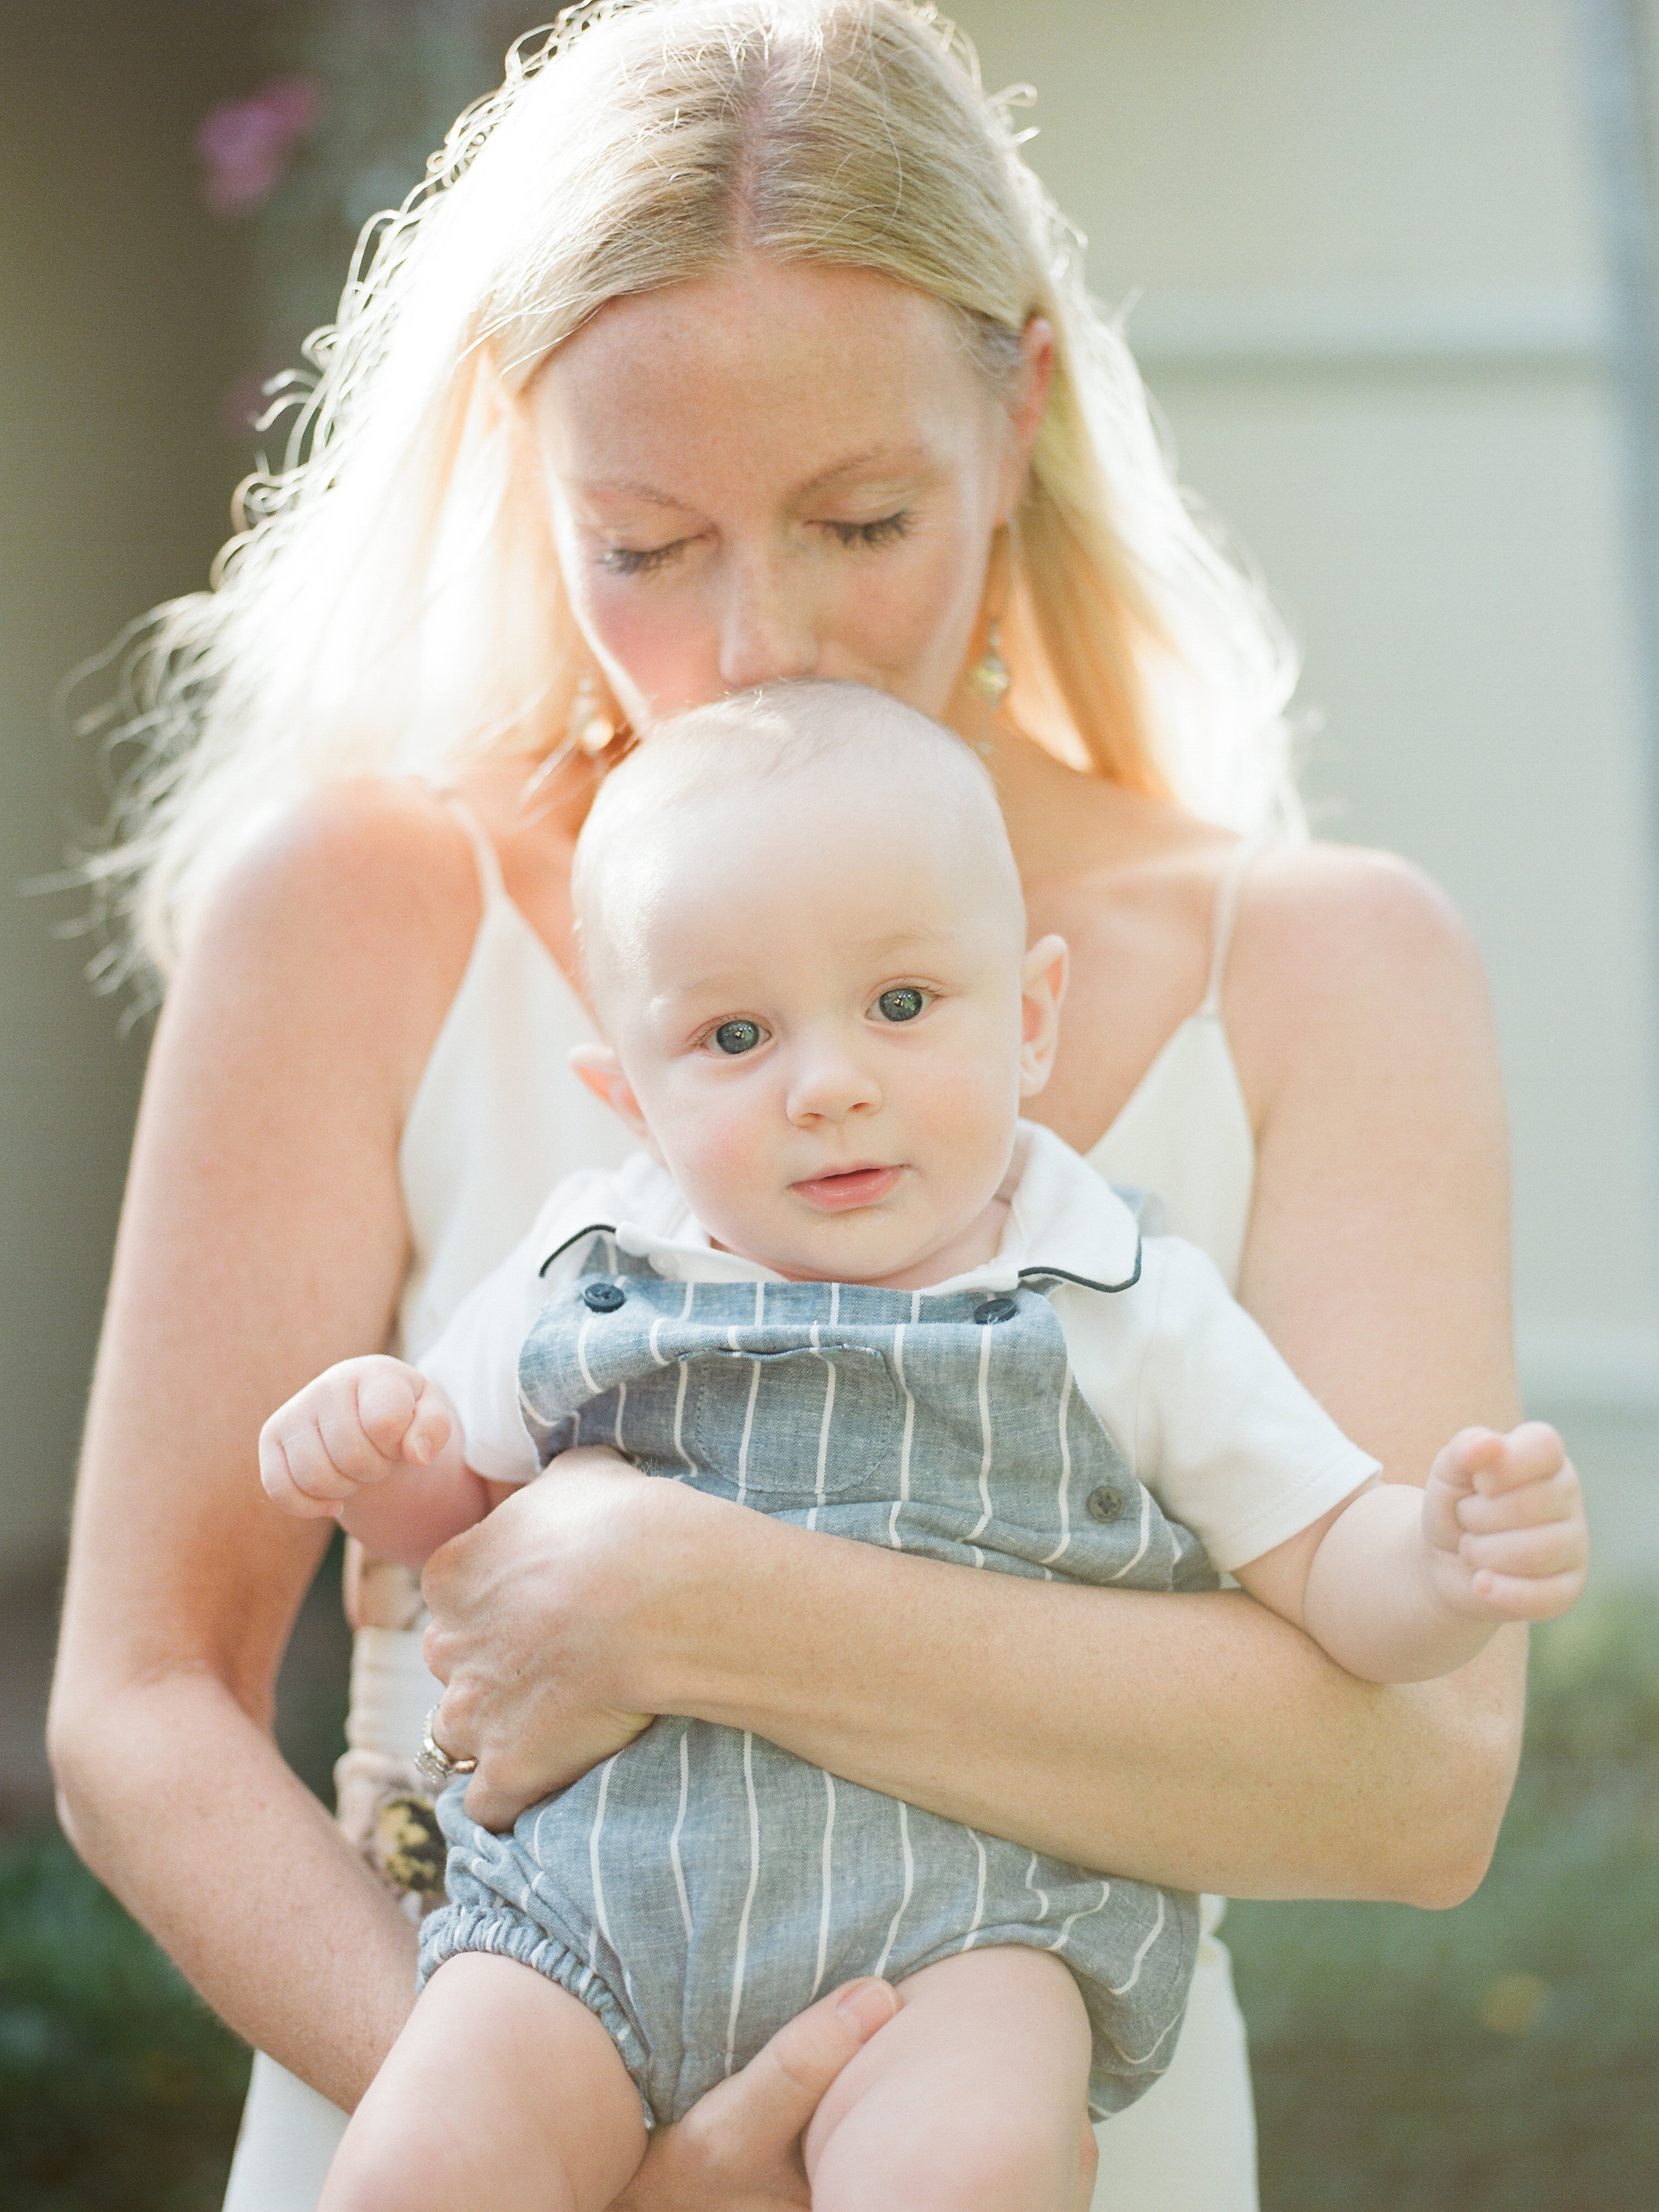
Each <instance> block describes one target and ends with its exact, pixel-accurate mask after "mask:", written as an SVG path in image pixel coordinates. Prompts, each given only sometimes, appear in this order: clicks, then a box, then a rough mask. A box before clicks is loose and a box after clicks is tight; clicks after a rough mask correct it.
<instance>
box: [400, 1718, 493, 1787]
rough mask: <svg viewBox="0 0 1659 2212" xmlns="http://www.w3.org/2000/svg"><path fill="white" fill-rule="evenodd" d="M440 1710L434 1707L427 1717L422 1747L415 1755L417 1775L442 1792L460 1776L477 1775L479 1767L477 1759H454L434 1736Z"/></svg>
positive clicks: (422, 1731)
mask: <svg viewBox="0 0 1659 2212" xmlns="http://www.w3.org/2000/svg"><path fill="white" fill-rule="evenodd" d="M440 1710H441V1709H440V1708H439V1707H438V1706H437V1705H434V1707H433V1708H432V1711H430V1712H429V1713H428V1715H427V1717H426V1725H425V1726H424V1727H423V1728H422V1730H421V1747H420V1749H419V1751H417V1752H416V1754H415V1769H416V1773H418V1774H419V1775H420V1777H421V1778H422V1781H425V1782H429V1783H430V1784H432V1786H433V1788H434V1789H435V1790H441V1789H442V1788H443V1787H444V1786H445V1784H447V1783H450V1782H453V1780H454V1779H455V1777H456V1776H457V1775H458V1774H473V1773H476V1772H477V1765H478V1762H477V1759H452V1758H451V1757H450V1755H449V1753H447V1751H446V1750H445V1749H444V1747H443V1746H442V1745H441V1743H440V1742H439V1741H438V1740H437V1738H436V1737H435V1735H433V1733H432V1723H433V1722H434V1721H435V1720H436V1719H437V1717H438V1714H439V1711H440Z"/></svg>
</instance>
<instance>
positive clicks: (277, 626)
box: [93, 0, 1295, 974]
mask: <svg viewBox="0 0 1659 2212" xmlns="http://www.w3.org/2000/svg"><path fill="white" fill-rule="evenodd" d="M742 253H758V254H762V255H767V256H772V257H775V258H778V259H781V260H786V261H807V262H818V263H823V264H829V265H834V266H843V267H855V268H863V269H870V270H877V271H879V272H881V273H884V274H885V275H887V276H891V277H894V278H896V279H897V280H898V281H899V282H901V283H905V284H908V285H911V286H914V287H915V288H916V289H920V290H921V291H922V292H924V293H927V294H928V295H930V296H932V297H933V298H934V299H936V300H939V301H941V302H943V303H944V304H945V306H946V307H949V308H950V309H951V311H952V312H953V313H955V315H956V317H957V321H958V325H959V328H960V331H961V336H962V340H963V345H964V347H965V348H966V349H967V352H968V354H969V357H970V359H971V360H972V361H973V362H975V364H976V366H977V367H978V368H979V369H980V371H981V374H982V375H983V376H984V377H985V378H986V379H987V381H988V382H989V383H990V385H991V386H993V387H994V389H996V390H998V391H999V392H1003V391H1006V390H1007V389H1009V388H1010V386H1011V385H1012V379H1013V378H1014V376H1015V374H1016V372H1017V370H1018V365H1019V362H1020V341H1021V337H1022V334H1023V332H1024V330H1025V327H1026V325H1027V324H1028V323H1029V321H1030V319H1031V318H1032V317H1033V316H1039V315H1040V316H1043V317H1046V318H1047V319H1048V321H1049V322H1050V324H1051V325H1053V327H1054V337H1055V349H1056V358H1055V370H1054V384H1053V389H1052V393H1051V397H1050V398H1049V401H1048V408H1047V410H1046V413H1045V415H1044V418H1043V422H1042V428H1041V430H1040V433H1039V435H1038V438H1037V441H1036V453H1035V457H1034V460H1033V465H1032V468H1031V471H1030V483H1029V486H1028V488H1027V490H1026V493H1025V495H1024V500H1023V501H1022V502H1021V505H1020V507H1019V508H1018V513H1017V514H1016V517H1015V520H1014V525H1013V527H1012V531H1011V533H1010V538H1009V543H1008V546H1007V555H1008V557H1007V559H1006V561H1005V562H997V563H994V564H993V565H994V572H995V574H997V575H998V577H999V579H1000V581H999V583H998V585H997V587H996V588H997V590H998V592H999V597H1000V601H1001V603H1002V604H1001V634H1002V646H1003V652H1004V654H1005V657H1006V659H1007V661H1008V662H1009V664H1010V665H1011V666H1012V669H1013V671H1014V677H1015V683H1014V690H1013V692H1012V696H1011V699H1010V702H1009V705H1010V709H1011V711H1012V714H1013V717H1014V719H1015V720H1016V721H1018V723H1020V724H1021V726H1024V727H1025V728H1027V729H1028V730H1029V731H1030V732H1032V733H1034V734H1036V735H1037V736H1039V737H1042V738H1045V739H1046V740H1047V741H1048V742H1049V743H1051V744H1054V745H1056V746H1057V747H1058V748H1059V749H1060V750H1066V749H1067V748H1068V747H1069V749H1070V750H1071V751H1072V752H1073V754H1074V755H1075V753H1076V750H1077V747H1078V745H1079V744H1081V747H1082V749H1083V751H1084V753H1085V755H1086V757H1087V758H1088V760H1089V761H1090V762H1091V763H1093V765H1094V767H1095V768H1096V769H1097V770H1098V772H1099V773H1100V774H1102V775H1106V776H1109V777H1110V778H1112V779H1114V780H1115V781H1119V782H1121V783H1123V784H1125V785H1127V786H1130V787H1133V788H1135V789H1138V790H1141V791H1147V792H1157V793H1162V792H1167V793H1173V794H1174V795H1175V796H1176V798H1177V799H1181V800H1182V802H1184V803H1185V804H1187V805H1189V806H1191V807H1192V808H1194V810H1195V811H1198V812H1199V813H1200V814H1204V815H1206V816H1208V817H1211V818H1212V819H1215V820H1218V821H1222V822H1227V823H1231V824H1233V825H1235V826H1237V827H1239V828H1245V829H1248V828H1252V827H1255V826H1256V825H1258V824H1260V823H1263V822H1264V821H1267V820H1268V819H1270V818H1272V817H1275V816H1278V817H1280V818H1284V819H1290V818H1291V817H1293V815H1294V799H1293V797H1292V794H1291V787H1290V784H1289V781H1288V770H1287V763H1286V754H1285V728H1284V721H1283V714H1284V709H1285V705H1286V702H1287V701H1288V698H1289V696H1290V693H1291V689H1292V686H1293V684H1294V680H1295V665H1294V659H1293V655H1292V654H1291V650H1290V648H1289V646H1288V643H1287V641H1286V639H1285V635H1284V634H1283V632H1282V630H1281V629H1280V628H1279V624H1278V623H1277V622H1276V621H1275V620H1274V618H1273V615H1272V612H1271V611H1270V609H1269V608H1268V606H1267V603H1266V601H1265V599H1263V597H1262V595H1261V592H1260V590H1259V588H1258V586H1256V584H1255V581H1254V580H1252V579H1250V578H1249V577H1248V576H1247V575H1246V574H1243V572H1242V571H1241V570H1240V569H1239V568H1237V567H1236V566H1235V565H1233V563H1232V562H1231V561H1230V560H1229V559H1228V558H1227V557H1226V556H1225V554H1224V553H1223V552H1222V551H1221V550H1218V546H1217V544H1216V543H1215V542H1214V541H1213V539H1212V537H1211V536H1210V535H1209V534H1208V533H1207V532H1206V530H1205V529H1204V528H1203V527H1202V526H1200V524H1199V522H1198V521H1197V520H1195V519H1194V513H1193V511H1192V509H1191V507H1189V506H1188V503H1187V502H1185V501H1183V499H1182V495H1181V493H1180V492H1179V490H1178V489H1177V488H1176V484H1175V482H1174V480H1173V478H1172V476H1171V474H1170V469H1169V467H1168V465H1167V463H1166V461H1165V459H1164V454H1163V453H1162V451H1161V449H1160V447H1159V443H1158V437H1157V435H1156V434H1155V431H1154V429H1153V427H1152V422H1151V419H1150V416H1149V414H1148V410H1147V405H1146V396H1145V393H1144V392H1143V390H1142V387H1141V384H1140V380H1139V376H1138V374H1137V373H1136V371H1135V368H1134V365H1133V362H1132V360H1131V358H1130V356H1129V353H1128V350H1127V347H1126V345H1125V343H1124V342H1123V340H1122V338H1121V336H1120V334H1119V332H1118V331H1117V330H1116V329H1115V326H1114V325H1112V324H1111V323H1110V322H1109V320H1108V319H1106V318H1105V317H1103V315H1102V313H1100V312H1099V310H1098V309H1097V307H1095V306H1094V305H1093V303H1092V302H1091V301H1090V299H1089V297H1088V295H1087V294H1086V292H1085V289H1084V283H1083V276H1082V267H1081V253H1080V241H1079V240H1078V239H1077V237H1076V236H1075V234H1073V232H1072V231H1070V230H1069V229H1068V228H1067V227H1066V224H1065V223H1064V222H1062V221H1061V220H1060V216H1058V214H1057V212H1056V211H1055V210H1054V206H1053V204H1052V203H1051V202H1050V201H1049V199H1048V197H1047V195H1046V194H1045V192H1044V191H1043V190H1042V186H1041V185H1039V183H1038V182H1037V179H1036V177H1035V176H1034V174H1033V173H1032V172H1031V171H1030V169H1029V168H1028V167H1026V165H1025V163H1024V161H1022V159H1021V157H1020V155H1019V153H1018V145H1017V142H1016V138H1015V135H1014V132H1013V131H1012V127H1011V123H1010V118H1009V114H1008V112H1007V107H1006V103H1005V102H1001V101H998V100H993V99H991V98H988V97H987V95H986V94H985V93H984V91H983V90H982V88H981V85H980V82H979V77H978V72H977V67H976V64H975V59H974V57H973V54H972V52H971V50H970V49H969V47H968V46H967V44H966V42H965V41H964V40H963V39H961V38H960V37H959V36H958V34H957V33H956V32H955V31H954V29H953V28H952V27H951V25H950V24H949V23H948V22H946V21H945V20H944V19H943V18H941V17H940V16H939V15H938V13H937V11H936V10H935V9H933V8H932V7H927V6H921V5H916V4H913V3H912V0H632V4H629V0H605V4H601V5H598V6H592V7H586V8H582V9H574V10H571V11H569V12H568V14H566V15H564V16H562V17H561V19H560V21H559V24H558V27H557V28H556V30H555V31H554V32H553V33H551V34H543V33H538V34H536V35H535V36H533V37H532V39H530V40H525V41H521V42H520V46H519V48H518V49H517V50H515V52H514V53H513V55H512V56H511V57H510V58H509V63H508V68H507V81H506V82H505V83H504V85H503V86H502V87H501V90H500V91H499V92H497V93H496V94H494V95H493V96H492V97H490V98H489V99H488V100H483V101H482V102H481V103H480V104H479V105H478V106H476V107H474V108H473V109H471V110H470V111H469V112H467V113H466V114H465V115H464V116H463V117H462V118H461V119H460V120H459V123H457V125H455V128H454V130H453V131H452V132H451V133H450V136H449V138H448V140H447V143H446V144H445V147H444V149H443V150H442V152H441V154H439V155H436V156H435V158H434V161H433V162H432V164H431V167H430V173H429V175H428V179H427V181H426V182H425V183H424V184H423V185H422V186H421V188H420V189H419V190H418V191H416V192H415V193H414V194H413V195H411V197H410V200H409V202H408V203H407V204H405V205H404V207H403V208H402V209H401V210H398V212H397V213H396V214H394V215H392V216H387V217H385V218H382V219H381V220H380V222H378V223H376V224H374V225H371V226H370V228H369V230H368V232H367V233H366V234H365V236H364V240H363V242H362V246H361V247H360V249H359V254H358V258H357V262H356V265H355V267H354V270H353V271H352V274H351V277H350V281H349V283H348V284H347V287H346V290H345V293H344V295H343V299H342V301H341V304H340V313H339V319H338V322H337V324H336V325H335V326H334V327H333V328H332V329H331V330H329V331H324V332H321V333H319V335H318V337H316V338H315V339H313V341H312V343H311V346H310V348H309V350H310V352H311V355H312V357H313V360H314V362H315V363H316V366H317V369H318V372H319V373H318V378H317V381H316V385H315V387H314V389H313V391H312V392H310V394H309V396H308V398H307V399H306V401H305V403H304V404H303V406H302V407H301V410H300V412H299V415H298V417H297V419H296V421H295V425H294V428H293V429H292V432H291V435H290V436H289V443H288V448H287V453H286V457H285V459H284V462H283V465H282V466H281V467H280V468H278V469H276V471H273V472H271V473H270V474H268V475H264V476H262V477H256V478H254V479H253V480H252V481H251V482H250V483H248V484H247V485H246V486H245V487H244V489H243V501H242V519H243V520H244V522H245V524H246V527H245V529H244V530H243V531H242V532H241V534H240V536H238V537H237V538H234V539H233V540H232V541H231V543H230V544H229V545H228V547H227V548H226V550H225V551H224V553H223V554H222V556H221V559H220V562H219V564H218V567H217V569H216V575H215V580H214V585H213V588H212V589H211V590H210V591H209V592H201V593H198V594H196V595H193V596H192V597H191V598H188V599H181V600H177V601H174V602H173V604H171V605H168V606H166V607H163V608H161V609H159V610H158V611H156V613H155V615H154V616H153V617H150V618H149V622H148V623H147V624H146V625H145V626H143V628H142V629H141V630H140V632H139V634H138V635H137V641H136V643H135V645H134V648H133V650H132V651H131V653H129V655H128V657H127V659H126V660H125V664H124V681H123V685H122V690H121V692H120V696H119V697H118V699H117V700H116V701H115V702H112V705H111V706H110V707H109V708H107V709H106V713H105V714H104V716H103V718H102V719H103V720H104V721H105V723H106V726H112V727H113V728H114V730H115V732H116V735H117V736H118V738H122V739H125V740H127V741H129V743H130V744H136V746H137V753H136V756H133V758H134V763H135V764H134V765H133V766H132V768H131V770H130V772H129V773H128V775H127V777H126V780H125V785H124V787H123V794H122V798H121V800H120V802H119V806H118V823H117V831H116V836H115V840H114V842H112V846H111V848H110V849H108V850H107V851H106V853H105V854H102V855H101V856H100V859H99V860H96V861H95V862H94V864H93V872H94V877H95V878H97V879H98V880H99V881H100V883H101V884H103V886H104V887H105V896H106V902H107V904H108V906H109V908H110V909H111V910H112V912H113V913H115V914H116V915H118V916H120V917H122V918H124V919H125V921H126V922H127V923H128V925H129V928H128V932H127V936H126V939H125V942H126V944H127V945H129V946H130V947H136V948H137V950H136V952H135V951H131V950H129V951H126V952H125V953H124V952H123V951H122V950H121V947H120V945H116V946H113V947H112V951H111V954H110V961H111V964H112V971H114V970H118V969H120V968H121V966H122V965H123V963H125V964H126V965H127V966H131V965H134V964H142V963H143V961H146V960H147V961H148V962H149V963H154V965H155V967H156V968H157V969H160V970H161V972H162V973H163V974H165V973H166V972H167V969H169V967H170V966H171V964H172V963H173V961H174V960H175V958H176V957H177V954H178V951H179V946H180V944H181V942H182V940H183V939H184V937H185V935H186V934H187V933H188V931H189V928H190V926H191V921H192V918H193V916H194V915H195V913H196V912H197V909H198V908H199V906H200V903H201V900H202V897H203V896H204V892H205V891H206V890H207V889H208V887H209V886H210V884H211V883H212V882H213V881H214V880H215V879H216V878H217V877H218V876H219V875H220V874H222V872H223V871H224V869H225V868H226V866H228V864H229V862H230V861H231V860H233V859H234V856H235V854H236V853H237V851H238V850H239V849H240V848H241V847H242V846H243V845H244V844H245V843H246V842H247V841H248V840H249V839H251V838H252V836H255V835H257V834H258V831H259V829H261V828H262V827H263V825H264V823H266V822H267V821H268V820H269V819H270V817H271V816H272V815H273V813H275V812H276V811H277V810H279V809H281V808H282V807H283V806H284V805H288V804H289V803H291V801H292V800H293V799H295V798H296V797H297V796H298V795H299V794H300V793H302V792H303V791H305V790H307V789H308V788H311V787H314V786H315V785H316V784H317V783H319V781H325V780H326V779H328V778H331V777H335V776H340V775H361V774H390V775H425V776H428V777H433V778H436V779H443V778H445V777H447V776H450V775H453V774H454V773H455V771H456V769H457V767H458V764H459V763H461V762H463V761H464V760H465V758H466V757H468V756H470V755H471V756H476V755H477V754H479V753H483V752H499V751H507V752H516V753H521V754H523V755H524V756H525V757H526V762H527V763H528V762H530V761H533V760H535V759H537V758H539V757H543V756H544V755H545V754H546V753H547V752H548V751H550V750H551V748H552V747H553V746H554V745H555V744H557V743H558V742H559V741H560V740H561V739H562V736H563V733H564V732H565V729H566V727H567V726H568V721H569V719H570V715H571V712H572V703H573V695H574V690H575V687H576V685H577V683H578V681H579V679H580V675H581V673H582V671H583V670H584V668H585V667H586V665H587V663H586V656H585V653H584V652H583V650H582V648H581V647H580V641H579V639H578V637H577V634H576V631H575V628H574V622H573V620H572V617H571V614H570V610H569V605H568V599H567V597H566V593H565V590H564V586H563V582H562V577H561V574H560V570H559V566H558V562H557V559H556V555H555V550H554V547H553V544H552V541H551V536H550V523H549V516H548V508H547V501H546V496H545V493H544V489H543V487H542V485H541V483H540V482H539V480H538V472H537V471H536V469H535V467H534V466H533V465H532V464H531V463H529V462H528V461H527V459H526V434H525V426H524V421H523V413H522V408H521V405H520V402H521V399H522V395H523V394H524V392H525V390H526V386H527V385H528V384H529V383H530V381H531V380H532V378H533V376H534V374H535V373H536V371H537V369H538V368H539V366H540V365H541V363H542V362H544V360H545V359H546V357H547V356H548V355H549V354H550V352H551V351H552V349H554V348H555V347H556V346H557V345H559V344H560V343H562V341H563V340H564V339H565V338H567V337H569V336H570V335H571V334H572V332H573V331H576V330H578V329H580V326H581V325H583V324H584V323H585V322H586V320H587V319H589V317H591V316H592V314H594V313H596V312H597V311H598V310H599V308H600V307H603V306H604V305H605V302H606V301H609V300H612V299H616V298H618V297H622V296H625V295H631V294H637V293H641V292H645V291H649V290H651V289H655V288H657V287H659V286H663V285H667V284H671V283H678V282H681V281H684V280H687V279H691V278H697V277H705V276H709V275H711V274H713V273H714V272H716V271H718V270H720V269H721V268H722V267H723V266H726V265H727V264H730V263H731V262H732V260H733V259H734V258H736V257H737V256H738V255H739V254H742Z"/></svg>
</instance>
